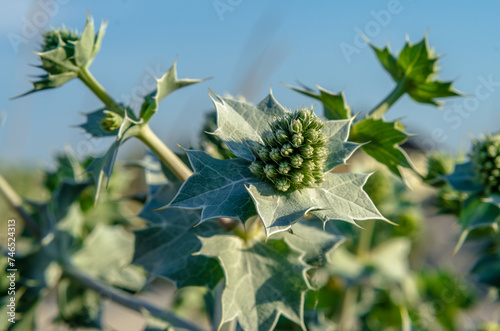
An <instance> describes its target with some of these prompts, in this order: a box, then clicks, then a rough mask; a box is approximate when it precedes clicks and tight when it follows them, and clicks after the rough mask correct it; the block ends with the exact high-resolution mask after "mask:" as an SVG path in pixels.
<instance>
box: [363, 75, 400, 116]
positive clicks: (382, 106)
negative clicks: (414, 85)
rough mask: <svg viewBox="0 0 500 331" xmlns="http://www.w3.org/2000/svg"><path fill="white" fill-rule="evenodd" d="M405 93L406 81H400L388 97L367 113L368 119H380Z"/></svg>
mask: <svg viewBox="0 0 500 331" xmlns="http://www.w3.org/2000/svg"><path fill="white" fill-rule="evenodd" d="M405 91H406V80H405V79H403V80H402V81H400V82H399V83H398V84H397V85H396V87H395V88H394V90H392V92H391V93H389V95H388V96H387V97H386V98H385V99H384V100H382V101H381V102H380V103H379V104H378V105H377V106H375V108H373V109H372V110H371V111H370V112H369V113H368V117H371V118H374V119H379V118H381V117H382V116H383V115H384V114H385V113H386V112H387V110H388V109H389V108H390V107H391V106H392V105H393V104H394V103H395V102H396V101H398V99H399V98H401V97H402V96H403V94H405Z"/></svg>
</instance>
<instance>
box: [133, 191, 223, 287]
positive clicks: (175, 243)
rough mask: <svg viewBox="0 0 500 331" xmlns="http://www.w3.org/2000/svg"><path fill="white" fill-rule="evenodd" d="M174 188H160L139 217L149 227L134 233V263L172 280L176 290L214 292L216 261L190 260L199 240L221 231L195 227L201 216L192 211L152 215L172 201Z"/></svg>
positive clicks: (214, 226) (212, 225)
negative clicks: (204, 288) (192, 288)
mask: <svg viewBox="0 0 500 331" xmlns="http://www.w3.org/2000/svg"><path fill="white" fill-rule="evenodd" d="M175 192H176V187H175V186H173V185H169V184H167V185H163V186H161V187H158V188H155V193H154V195H153V196H152V197H151V198H150V199H149V201H148V202H147V203H146V204H145V205H144V207H143V209H142V211H141V212H140V213H139V216H140V217H142V218H144V219H146V220H147V221H148V226H147V227H146V228H144V229H140V230H137V231H135V251H134V259H133V261H134V263H135V264H138V265H140V266H142V267H143V268H144V269H145V270H146V271H148V272H149V273H151V274H153V275H156V276H162V277H166V278H168V279H170V280H172V281H173V282H174V283H175V284H176V286H177V288H181V287H184V286H207V287H209V288H213V287H215V286H216V285H217V283H218V282H219V281H220V280H221V279H222V277H223V275H222V271H221V269H220V267H219V264H218V263H217V261H215V260H214V259H211V258H207V257H205V256H193V254H194V253H196V252H198V251H199V249H200V248H201V241H200V237H205V236H210V235H213V234H215V233H217V232H219V231H221V226H220V225H219V224H218V223H215V222H205V223H203V224H201V225H199V226H197V227H195V225H196V224H198V223H199V221H200V213H199V212H197V211H191V210H178V209H166V210H161V211H156V212H151V211H152V210H154V209H157V208H160V207H162V206H164V205H165V204H167V203H168V202H169V201H170V200H172V198H173V196H174V195H175Z"/></svg>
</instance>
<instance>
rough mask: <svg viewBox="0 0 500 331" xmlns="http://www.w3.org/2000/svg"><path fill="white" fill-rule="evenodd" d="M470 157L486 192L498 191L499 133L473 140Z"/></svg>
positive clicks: (499, 169)
mask: <svg viewBox="0 0 500 331" xmlns="http://www.w3.org/2000/svg"><path fill="white" fill-rule="evenodd" d="M470 159H471V161H472V163H473V165H474V171H475V174H476V176H477V178H478V180H479V181H480V182H481V184H483V185H484V186H485V187H486V194H491V193H500V134H497V135H493V136H492V135H487V136H486V137H485V138H484V139H481V140H479V139H478V140H475V141H474V146H473V148H472V151H471V153H470Z"/></svg>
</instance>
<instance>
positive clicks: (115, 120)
mask: <svg viewBox="0 0 500 331" xmlns="http://www.w3.org/2000/svg"><path fill="white" fill-rule="evenodd" d="M103 113H104V114H106V117H105V118H104V119H103V120H102V121H101V126H102V128H103V129H104V130H106V131H115V130H118V129H119V128H120V126H121V125H122V122H123V117H121V116H120V115H118V114H117V113H114V112H112V111H109V110H105V111H103Z"/></svg>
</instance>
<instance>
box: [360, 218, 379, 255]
mask: <svg viewBox="0 0 500 331" xmlns="http://www.w3.org/2000/svg"><path fill="white" fill-rule="evenodd" d="M365 223H366V226H365V229H364V230H361V235H360V236H359V242H358V251H357V255H358V256H359V257H365V256H367V255H368V254H369V253H370V246H371V242H372V236H373V229H374V228H375V221H373V220H369V221H366V222H365Z"/></svg>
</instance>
